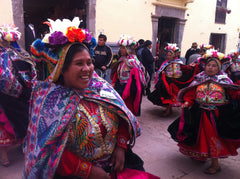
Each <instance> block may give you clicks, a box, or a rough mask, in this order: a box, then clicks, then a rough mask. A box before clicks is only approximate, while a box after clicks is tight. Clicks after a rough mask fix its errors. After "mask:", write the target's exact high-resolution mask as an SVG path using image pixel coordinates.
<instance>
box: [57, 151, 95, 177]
mask: <svg viewBox="0 0 240 179" xmlns="http://www.w3.org/2000/svg"><path fill="white" fill-rule="evenodd" d="M91 170H92V163H91V162H88V161H85V160H83V159H82V158H80V157H78V156H77V155H75V154H74V153H72V152H70V151H69V150H68V149H66V148H65V149H64V151H63V154H62V157H61V159H60V162H59V165H58V168H57V171H56V172H57V173H58V174H60V175H62V176H78V177H80V178H88V177H89V175H90V173H91Z"/></svg>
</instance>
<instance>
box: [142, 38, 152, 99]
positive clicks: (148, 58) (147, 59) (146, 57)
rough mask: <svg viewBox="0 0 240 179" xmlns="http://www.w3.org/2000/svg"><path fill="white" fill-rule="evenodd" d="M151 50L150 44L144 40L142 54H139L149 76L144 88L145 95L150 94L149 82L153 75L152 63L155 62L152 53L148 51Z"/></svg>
mask: <svg viewBox="0 0 240 179" xmlns="http://www.w3.org/2000/svg"><path fill="white" fill-rule="evenodd" d="M151 48H152V42H151V41H150V40H146V41H145V42H144V48H143V50H142V54H141V56H142V64H143V66H144V67H145V69H146V71H147V72H148V74H149V76H150V80H149V81H148V84H147V88H146V95H148V94H150V93H151V91H150V88H151V80H152V74H153V73H154V70H153V62H154V61H155V60H154V58H153V55H152V52H151V51H150V49H151Z"/></svg>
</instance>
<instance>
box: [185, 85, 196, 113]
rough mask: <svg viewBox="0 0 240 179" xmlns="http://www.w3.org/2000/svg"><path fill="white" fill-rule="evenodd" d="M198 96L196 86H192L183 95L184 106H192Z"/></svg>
mask: <svg viewBox="0 0 240 179" xmlns="http://www.w3.org/2000/svg"><path fill="white" fill-rule="evenodd" d="M195 98H196V88H192V89H190V90H189V91H187V92H186V93H185V95H184V96H183V100H184V103H183V104H182V106H181V107H182V108H187V107H190V106H192V105H193V104H194V100H195Z"/></svg>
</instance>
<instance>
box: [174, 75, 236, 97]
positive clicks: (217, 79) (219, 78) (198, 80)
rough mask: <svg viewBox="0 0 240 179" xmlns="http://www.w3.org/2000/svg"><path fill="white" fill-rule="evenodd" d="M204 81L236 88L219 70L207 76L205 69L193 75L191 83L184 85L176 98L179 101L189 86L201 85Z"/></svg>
mask: <svg viewBox="0 0 240 179" xmlns="http://www.w3.org/2000/svg"><path fill="white" fill-rule="evenodd" d="M206 82H212V83H215V84H221V86H222V87H227V88H230V89H231V88H232V89H237V88H238V87H237V86H236V85H234V84H233V82H232V80H231V79H230V78H229V77H228V75H227V74H226V73H225V72H223V71H220V72H219V73H218V74H217V75H215V76H212V77H210V76H208V75H207V74H206V73H205V71H202V72H201V73H199V74H197V75H196V76H195V77H194V80H193V81H192V83H191V84H190V85H189V86H188V87H186V88H183V89H181V90H180V91H179V93H178V100H179V101H183V95H184V94H185V93H186V92H187V91H188V90H189V89H191V88H194V87H196V86H198V85H201V84H203V83H206Z"/></svg>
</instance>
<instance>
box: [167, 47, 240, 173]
mask: <svg viewBox="0 0 240 179" xmlns="http://www.w3.org/2000/svg"><path fill="white" fill-rule="evenodd" d="M201 60H202V61H205V62H206V66H205V71H203V72H201V73H199V74H198V75H196V77H195V79H194V81H193V82H192V83H191V84H190V85H189V87H186V88H184V89H182V90H181V91H180V92H179V96H178V98H179V100H180V101H181V102H183V104H182V108H184V109H183V112H182V116H181V118H178V119H177V120H176V121H174V122H173V123H172V124H171V125H170V126H169V128H168V131H169V132H170V134H171V136H172V138H173V139H174V140H176V141H177V142H178V146H179V150H180V152H181V153H183V154H184V155H187V156H190V157H191V158H193V159H197V160H202V161H206V160H207V159H208V158H211V165H210V167H209V168H207V169H206V170H205V171H204V172H205V173H207V174H215V173H217V172H219V171H220V170H221V168H220V165H219V162H218V158H226V157H228V156H232V155H237V154H238V153H237V148H238V147H240V133H239V130H240V122H239V117H240V108H239V101H238V100H239V99H240V86H237V85H234V84H233V82H232V80H231V79H230V78H228V75H227V74H226V73H224V72H223V70H221V69H222V65H223V64H224V63H225V62H227V61H229V60H230V59H229V58H227V57H225V56H224V54H222V53H219V52H216V51H211V52H210V51H209V52H207V54H205V55H204V56H203V57H202V59H201ZM236 99H237V100H236Z"/></svg>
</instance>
